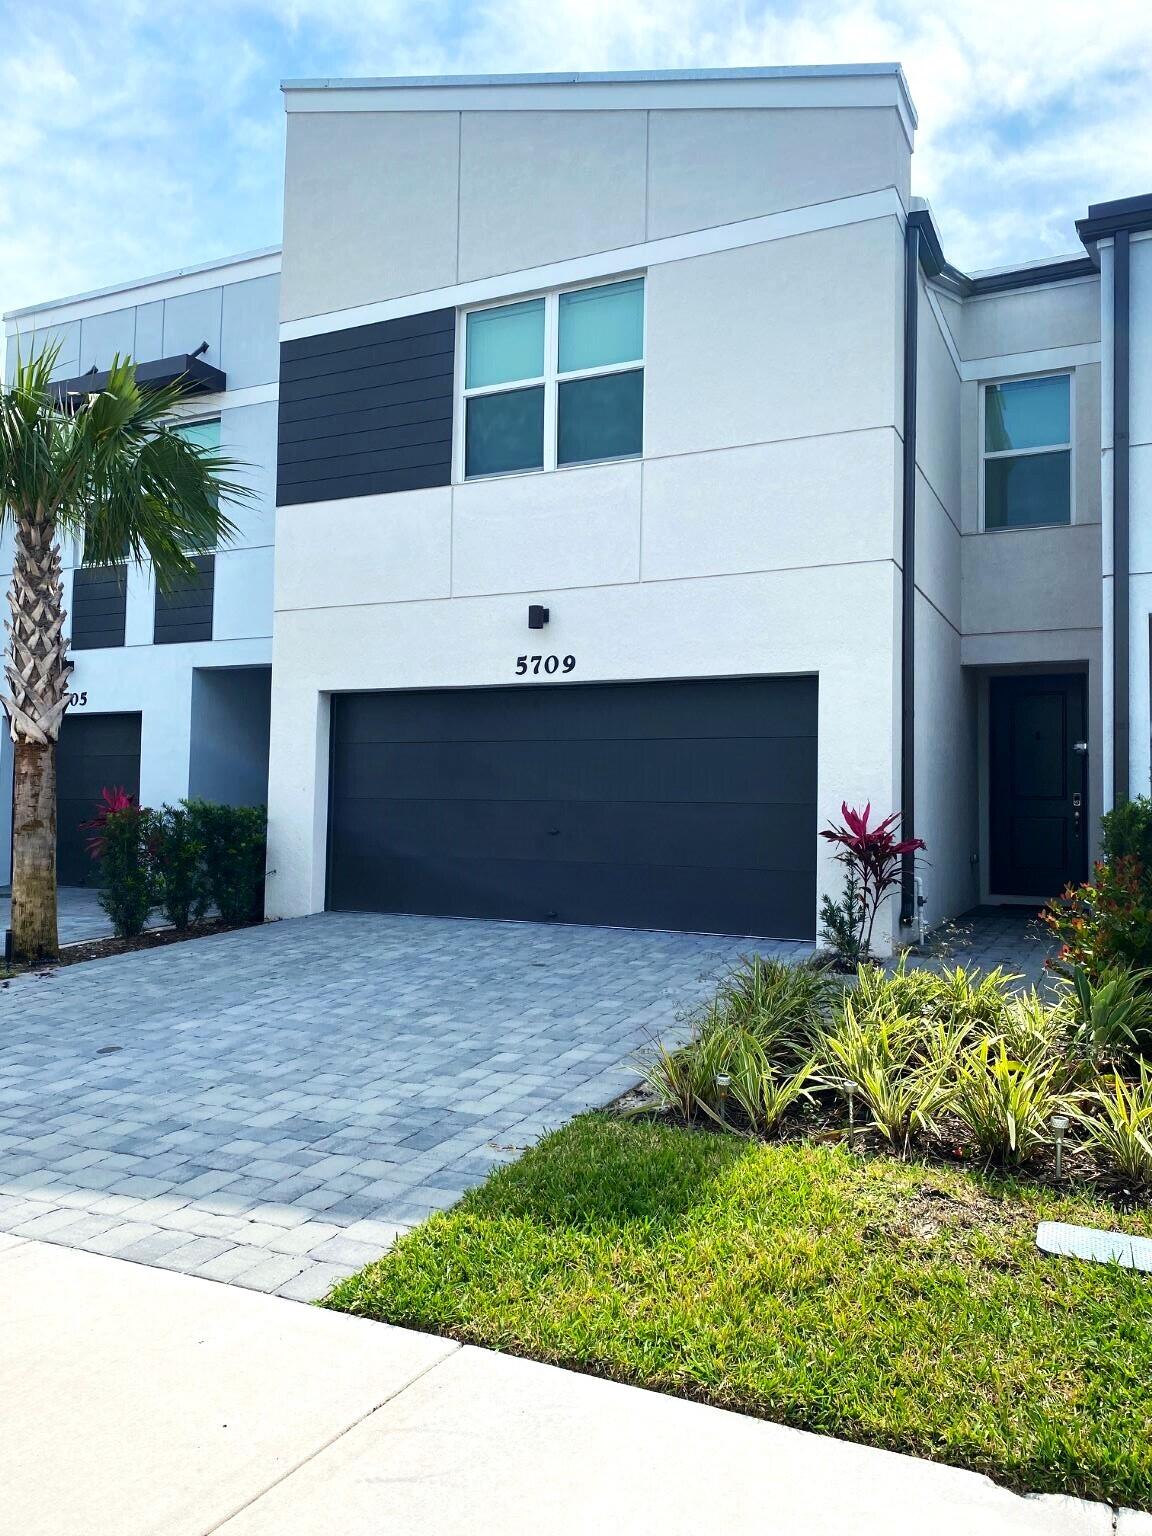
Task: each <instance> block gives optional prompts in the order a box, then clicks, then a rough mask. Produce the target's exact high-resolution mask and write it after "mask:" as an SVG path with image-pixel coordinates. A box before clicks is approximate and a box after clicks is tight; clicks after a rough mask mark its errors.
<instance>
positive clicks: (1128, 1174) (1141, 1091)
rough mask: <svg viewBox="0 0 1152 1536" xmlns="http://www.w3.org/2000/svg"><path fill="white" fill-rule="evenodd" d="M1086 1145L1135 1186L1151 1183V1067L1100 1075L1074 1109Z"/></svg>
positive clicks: (1145, 1063) (1145, 1065)
mask: <svg viewBox="0 0 1152 1536" xmlns="http://www.w3.org/2000/svg"><path fill="white" fill-rule="evenodd" d="M1076 1119H1077V1120H1078V1121H1079V1123H1080V1125H1081V1126H1082V1127H1083V1129H1084V1131H1085V1133H1086V1139H1087V1141H1088V1145H1089V1146H1090V1147H1092V1148H1093V1150H1094V1151H1097V1152H1099V1153H1100V1154H1101V1155H1102V1156H1103V1157H1104V1158H1105V1160H1106V1161H1107V1162H1109V1163H1111V1164H1112V1166H1113V1167H1114V1168H1115V1169H1116V1170H1117V1172H1118V1173H1120V1174H1122V1175H1123V1176H1124V1178H1126V1179H1128V1180H1129V1181H1130V1183H1132V1184H1134V1185H1135V1186H1136V1187H1137V1188H1147V1187H1148V1186H1150V1185H1152V1069H1149V1067H1148V1064H1147V1062H1143V1061H1142V1062H1141V1063H1140V1075H1139V1077H1138V1078H1136V1079H1134V1080H1131V1081H1125V1079H1124V1078H1123V1077H1121V1075H1120V1074H1119V1073H1118V1072H1116V1073H1113V1074H1112V1076H1111V1077H1109V1078H1104V1079H1101V1080H1100V1082H1099V1083H1098V1084H1097V1086H1096V1088H1095V1090H1094V1091H1093V1092H1092V1093H1091V1094H1090V1095H1088V1096H1087V1097H1086V1098H1085V1100H1084V1103H1083V1106H1082V1107H1081V1108H1080V1109H1079V1110H1078V1111H1077V1112H1076Z"/></svg>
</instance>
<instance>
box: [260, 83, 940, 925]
mask: <svg viewBox="0 0 1152 1536" xmlns="http://www.w3.org/2000/svg"><path fill="white" fill-rule="evenodd" d="M286 100H287V107H288V146H287V163H286V176H285V223H284V249H283V269H282V275H281V320H282V324H281V384H280V438H279V494H278V526H277V555H276V623H275V644H274V659H273V671H274V678H275V684H274V690H273V695H274V696H273V711H272V749H271V775H270V789H269V813H270V824H271V835H272V839H273V843H274V847H275V853H274V857H273V860H272V862H273V866H274V869H275V873H274V875H273V877H272V880H271V884H270V894H269V906H270V910H271V911H272V912H274V913H279V914H282V915H289V914H294V913H301V912H309V911H315V910H318V909H320V908H322V907H324V906H325V904H326V903H327V904H328V905H330V906H334V907H359V908H375V909H382V910H401V911H418V912H433V913H458V914H465V915H480V916H489V917H503V918H529V919H540V920H552V921H561V922H565V921H573V922H592V923H607V924H619V925H636V926H645V927H657V928H660V927H664V928H690V929H712V930H721V931H728V932H746V933H771V934H781V935H798V936H810V935H812V934H813V933H814V931H815V921H816V908H817V896H818V892H819V890H820V889H828V888H830V886H831V884H832V875H831V871H830V869H829V866H828V862H827V860H824V861H823V862H822V861H821V859H820V854H819V844H818V839H817V835H816V834H817V828H818V825H819V823H820V821H821V819H822V818H823V816H824V815H826V814H827V813H828V812H829V811H831V810H832V809H834V808H835V807H838V806H839V804H840V802H841V800H842V799H849V800H853V801H855V800H858V799H863V798H864V797H866V796H871V798H872V800H873V802H874V803H875V804H877V805H878V806H883V807H884V808H886V809H887V808H891V807H894V806H896V805H897V804H898V803H899V798H900V732H899V727H898V717H899V684H900V644H899V641H900V632H899V623H898V615H899V603H900V539H901V525H900V487H901V388H902V353H901V293H902V285H903V262H904V234H903V230H904V223H905V219H906V214H907V209H908V198H909V168H910V156H911V143H912V132H913V122H914V119H913V114H912V108H911V105H910V103H909V100H908V96H907V92H906V89H905V86H904V81H903V78H902V76H901V74H900V72H899V70H898V69H896V68H895V67H884V66H881V67H866V68H863V69H859V70H853V69H838V68H837V69H826V70H809V71H805V70H752V71H718V72H702V73H700V74H689V75H681V74H676V75H672V76H668V77H664V76H639V77H632V76H603V77H601V76H591V77H584V76H581V77H571V76H568V77H560V76H557V77H543V78H541V77H528V78H522V79H518V78H511V79H489V80H463V81H453V80H442V81H415V82H394V81H355V82H312V83H307V82H305V83H303V84H300V85H290V86H288V87H287V88H286Z"/></svg>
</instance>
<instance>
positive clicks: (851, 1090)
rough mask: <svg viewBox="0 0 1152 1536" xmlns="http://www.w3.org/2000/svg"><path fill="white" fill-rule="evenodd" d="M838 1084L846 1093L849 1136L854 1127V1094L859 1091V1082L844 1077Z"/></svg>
mask: <svg viewBox="0 0 1152 1536" xmlns="http://www.w3.org/2000/svg"><path fill="white" fill-rule="evenodd" d="M840 1086H841V1087H842V1088H843V1090H844V1092H845V1093H846V1094H847V1095H848V1135H849V1136H851V1135H852V1132H853V1131H854V1130H855V1129H856V1095H857V1094H858V1093H859V1092H860V1084H859V1083H854V1082H853V1081H852V1079H851V1078H849V1077H846V1078H845V1079H844V1081H843V1082H842V1083H841V1085H840Z"/></svg>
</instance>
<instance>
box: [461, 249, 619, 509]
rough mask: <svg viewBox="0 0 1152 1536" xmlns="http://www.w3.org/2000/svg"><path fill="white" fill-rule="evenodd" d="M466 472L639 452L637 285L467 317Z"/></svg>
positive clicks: (556, 296)
mask: <svg viewBox="0 0 1152 1536" xmlns="http://www.w3.org/2000/svg"><path fill="white" fill-rule="evenodd" d="M463 439H464V454H463V473H464V477H465V479H473V478H475V477H478V476H481V475H507V474H514V473H517V472H518V471H522V470H532V469H555V468H557V467H558V466H561V467H562V466H564V465H567V464H588V463H593V462H596V461H601V460H605V459H626V458H635V457H637V456H638V455H639V454H640V453H641V452H642V450H643V446H644V279H643V278H642V277H634V278H629V279H627V280H626V281H624V282H613V283H597V284H595V285H594V286H591V287H584V288H572V289H568V290H566V291H564V292H561V293H550V294H543V295H541V296H540V297H539V298H531V299H522V300H518V301H517V302H516V303H514V304H498V305H490V306H488V307H486V308H484V309H473V310H469V311H468V312H467V314H466V315H465V317H464V400H463Z"/></svg>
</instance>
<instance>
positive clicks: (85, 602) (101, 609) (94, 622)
mask: <svg viewBox="0 0 1152 1536" xmlns="http://www.w3.org/2000/svg"><path fill="white" fill-rule="evenodd" d="M127 577H128V572H127V567H126V566H123V565H90V566H81V567H80V568H79V569H78V570H77V571H76V572H75V573H74V574H73V577H72V612H71V615H70V618H71V641H72V649H73V650H74V651H95V650H100V649H101V648H102V647H104V646H109V645H123V644H124V611H125V602H126V598H127V589H128V579H127Z"/></svg>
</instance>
